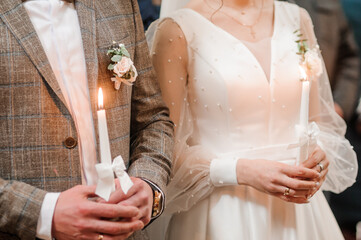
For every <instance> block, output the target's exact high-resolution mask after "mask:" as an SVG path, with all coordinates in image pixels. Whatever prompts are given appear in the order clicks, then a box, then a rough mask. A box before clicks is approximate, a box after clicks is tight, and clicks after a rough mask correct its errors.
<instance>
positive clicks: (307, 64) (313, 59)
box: [294, 30, 323, 78]
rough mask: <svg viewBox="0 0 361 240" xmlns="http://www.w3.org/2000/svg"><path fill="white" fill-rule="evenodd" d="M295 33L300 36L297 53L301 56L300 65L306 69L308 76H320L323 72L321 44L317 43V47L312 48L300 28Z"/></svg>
mask: <svg viewBox="0 0 361 240" xmlns="http://www.w3.org/2000/svg"><path fill="white" fill-rule="evenodd" d="M294 33H295V34H297V37H299V39H298V40H297V41H296V43H297V47H298V52H297V54H298V55H300V57H301V58H300V65H301V66H302V68H303V69H304V70H305V72H306V74H307V76H308V77H311V78H317V77H319V76H320V75H321V74H322V72H323V68H322V61H321V58H320V56H319V54H318V52H319V46H318V45H316V47H314V48H312V49H310V48H309V47H308V44H307V39H304V38H303V34H302V33H301V32H300V30H296V31H295V32H294Z"/></svg>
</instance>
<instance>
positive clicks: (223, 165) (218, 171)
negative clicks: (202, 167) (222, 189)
mask: <svg viewBox="0 0 361 240" xmlns="http://www.w3.org/2000/svg"><path fill="white" fill-rule="evenodd" d="M237 161H238V159H213V160H212V161H211V167H210V170H209V171H210V177H211V181H212V183H213V185H214V186H216V187H219V186H227V185H238V181H237V171H236V170H237Z"/></svg>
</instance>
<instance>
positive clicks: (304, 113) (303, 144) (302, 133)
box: [296, 66, 310, 165]
mask: <svg viewBox="0 0 361 240" xmlns="http://www.w3.org/2000/svg"><path fill="white" fill-rule="evenodd" d="M299 68H300V74H301V79H300V80H301V83H302V93H301V106H300V122H299V127H300V128H299V129H298V135H299V141H300V148H299V153H298V156H297V160H296V165H299V164H300V163H301V162H303V161H305V160H307V158H308V136H307V131H308V112H309V102H310V82H309V81H308V77H307V74H306V72H305V70H304V69H303V67H302V66H300V67H299Z"/></svg>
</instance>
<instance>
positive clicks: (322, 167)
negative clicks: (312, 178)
mask: <svg viewBox="0 0 361 240" xmlns="http://www.w3.org/2000/svg"><path fill="white" fill-rule="evenodd" d="M317 166H319V167H320V173H321V172H322V171H323V169H325V167H324V166H323V164H322V163H321V162H319V163H317Z"/></svg>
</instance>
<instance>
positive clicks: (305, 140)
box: [295, 30, 322, 165]
mask: <svg viewBox="0 0 361 240" xmlns="http://www.w3.org/2000/svg"><path fill="white" fill-rule="evenodd" d="M295 33H297V36H298V37H300V39H299V40H297V41H296V43H297V45H298V53H297V54H298V55H300V56H301V60H300V66H299V71H300V81H301V84H302V92H301V104H300V121H299V125H298V129H297V130H298V131H297V132H298V137H299V154H298V156H297V160H296V164H297V165H299V164H300V163H301V162H303V161H305V160H307V158H308V147H309V141H310V138H311V136H312V138H313V136H314V135H315V127H314V126H315V125H316V124H315V123H313V124H312V125H311V126H313V127H312V129H311V128H310V127H309V124H308V118H309V116H308V115H309V100H310V88H311V86H310V85H311V81H310V80H314V79H317V78H318V77H319V76H320V75H321V74H322V62H321V58H320V57H319V55H318V46H316V47H314V48H312V49H309V48H308V45H307V40H306V39H302V37H303V35H302V33H300V31H299V30H297V31H295Z"/></svg>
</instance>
